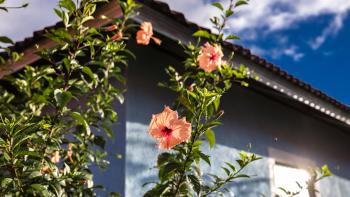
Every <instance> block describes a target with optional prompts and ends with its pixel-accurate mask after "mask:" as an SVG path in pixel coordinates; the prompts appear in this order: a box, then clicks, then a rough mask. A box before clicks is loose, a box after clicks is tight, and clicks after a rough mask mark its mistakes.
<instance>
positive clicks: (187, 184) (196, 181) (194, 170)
mask: <svg viewBox="0 0 350 197" xmlns="http://www.w3.org/2000/svg"><path fill="white" fill-rule="evenodd" d="M213 6H215V7H217V8H219V9H220V10H221V11H222V12H223V15H225V13H228V10H231V11H232V8H233V7H234V5H233V2H231V5H230V7H229V9H228V10H225V9H224V8H223V6H222V5H221V4H220V3H213ZM229 15H230V14H228V16H229ZM226 19H227V17H225V16H224V17H223V20H224V21H223V23H220V22H219V20H218V18H215V17H214V18H213V19H212V21H213V20H215V21H216V22H214V23H213V24H214V25H215V27H216V29H218V30H219V32H220V31H222V29H223V28H224V26H225V20H226ZM193 36H194V37H199V38H205V39H207V40H209V41H210V42H211V43H212V44H217V45H220V43H221V41H223V40H222V38H223V35H222V34H221V33H219V34H218V35H215V34H212V33H210V32H208V31H206V30H198V31H197V32H195V33H194V34H193ZM236 38H237V37H235V36H233V35H229V36H227V37H226V39H227V40H228V39H236ZM180 45H181V46H182V47H183V49H184V51H185V53H186V54H187V56H188V57H187V59H186V60H185V62H184V70H183V71H182V72H178V71H177V70H176V69H175V68H173V67H171V66H170V67H168V68H167V69H166V73H167V75H168V76H169V80H168V82H166V83H160V85H161V86H162V87H166V88H168V89H170V90H172V91H174V92H175V93H177V98H176V100H175V103H174V108H175V109H176V110H177V112H178V113H179V114H180V116H181V117H186V120H189V121H190V122H191V125H192V134H191V139H190V141H189V142H187V143H182V144H179V145H177V146H176V147H175V148H173V151H174V152H172V153H163V154H160V155H159V157H158V163H157V168H159V173H158V177H159V180H160V181H159V182H158V183H156V185H155V186H154V187H153V188H152V189H151V190H150V191H148V192H147V193H146V194H145V196H208V195H211V194H214V193H215V194H217V193H218V194H220V193H222V192H223V191H225V189H223V188H224V186H225V185H226V184H227V183H230V182H232V181H234V180H236V179H239V178H247V177H249V176H247V175H245V174H242V170H243V169H244V168H245V167H246V166H247V165H249V164H250V163H251V162H253V161H256V160H258V159H260V158H259V157H257V156H256V155H254V154H247V153H245V152H242V153H241V154H240V159H239V160H237V165H236V166H234V165H233V164H231V163H227V166H226V167H223V170H224V171H225V173H226V175H227V177H219V176H217V175H214V174H203V172H202V171H201V169H200V163H201V161H203V162H205V163H207V164H208V165H211V161H210V156H209V155H208V154H207V153H204V152H203V151H202V148H201V146H202V144H203V140H204V139H206V140H207V141H208V142H209V147H210V148H211V149H212V148H214V145H215V141H216V140H215V131H214V130H213V129H214V128H215V127H216V126H219V125H220V124H221V120H220V118H221V116H222V115H223V111H222V110H220V100H221V97H222V95H223V94H225V93H226V92H227V91H229V90H230V88H231V86H232V82H237V83H238V84H242V85H244V84H247V82H245V81H244V80H246V79H247V78H250V75H251V72H249V70H248V69H247V68H246V67H244V66H240V67H239V68H238V69H235V68H234V67H233V66H232V65H230V64H229V63H224V64H222V65H221V66H220V67H219V68H218V69H217V70H215V71H213V72H210V73H207V72H205V71H203V70H202V69H199V67H198V65H199V62H198V61H197V57H198V56H199V54H200V50H201V48H200V46H199V42H198V43H197V44H196V45H194V44H192V43H188V44H187V45H185V44H182V43H180ZM227 62H231V59H228V61H227ZM204 136H205V138H203V137H204ZM204 176H206V177H210V178H211V179H210V181H207V179H204V178H203V177H204Z"/></svg>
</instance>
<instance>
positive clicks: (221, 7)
mask: <svg viewBox="0 0 350 197" xmlns="http://www.w3.org/2000/svg"><path fill="white" fill-rule="evenodd" d="M211 5H212V6H215V7H217V8H219V9H220V10H221V11H223V10H224V7H223V6H222V5H221V3H219V2H214V3H212V4H211Z"/></svg>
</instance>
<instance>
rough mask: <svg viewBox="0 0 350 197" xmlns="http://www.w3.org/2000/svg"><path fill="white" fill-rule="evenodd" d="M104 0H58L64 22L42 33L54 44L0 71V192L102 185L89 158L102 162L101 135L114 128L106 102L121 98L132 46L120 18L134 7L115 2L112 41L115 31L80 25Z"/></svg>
mask: <svg viewBox="0 0 350 197" xmlns="http://www.w3.org/2000/svg"><path fill="white" fill-rule="evenodd" d="M106 2H108V1H104V0H90V1H77V2H75V1H72V0H60V1H59V9H55V13H56V14H57V15H58V16H59V17H60V18H61V20H62V21H63V23H64V27H61V28H57V29H51V30H50V31H48V32H47V34H46V37H48V38H49V39H51V40H52V41H54V42H56V43H57V46H56V47H54V48H49V49H42V50H41V52H40V53H38V55H40V56H41V58H42V61H41V63H40V65H27V66H26V67H25V69H24V70H23V71H21V72H19V73H16V74H13V75H10V76H6V77H5V78H3V79H1V82H2V83H1V85H0V90H1V92H2V94H1V95H0V110H1V115H2V122H1V124H0V137H1V138H0V139H1V140H0V144H1V145H0V154H1V157H0V158H1V159H0V162H1V163H0V183H1V185H2V187H1V189H0V195H1V196H28V195H30V196H95V195H96V194H95V192H96V190H98V189H101V188H102V186H98V185H94V183H93V174H92V172H91V166H92V165H97V166H99V167H101V168H102V169H105V168H106V167H108V164H109V161H107V160H106V159H105V158H106V156H107V153H106V152H105V151H104V150H103V148H104V146H105V144H106V141H107V138H106V137H105V136H108V137H113V135H114V134H113V133H114V132H115V131H113V130H112V128H111V126H112V123H113V122H115V121H116V120H117V118H118V115H117V112H116V111H115V108H114V107H113V104H114V103H115V102H116V101H118V102H120V103H123V101H124V97H123V92H124V88H123V85H124V84H125V79H124V78H125V77H124V76H123V73H124V70H125V68H126V66H127V61H128V58H129V57H130V54H132V53H131V52H130V51H128V50H127V48H126V43H125V40H127V39H128V36H127V35H128V34H127V33H125V30H127V29H128V28H130V27H131V26H130V25H129V24H128V25H126V20H128V18H129V17H131V16H132V15H133V14H134V9H135V8H137V7H139V5H138V4H137V3H135V2H134V1H131V0H127V1H121V2H120V3H121V4H122V10H123V11H124V16H123V17H122V18H117V19H113V24H114V25H116V26H117V29H116V30H115V31H121V32H124V33H125V34H124V36H123V38H122V39H121V40H118V41H116V40H112V39H111V36H112V35H111V34H113V33H116V32H111V31H108V32H106V31H104V29H103V28H101V29H100V28H92V27H89V26H88V25H87V22H88V21H90V20H93V19H94V12H95V10H96V7H97V6H98V4H102V3H106ZM115 3H117V2H115ZM1 41H3V42H7V43H11V42H10V40H9V39H7V38H5V37H1ZM39 47H40V46H39ZM110 195H111V196H118V195H117V194H116V193H113V192H112V193H110Z"/></svg>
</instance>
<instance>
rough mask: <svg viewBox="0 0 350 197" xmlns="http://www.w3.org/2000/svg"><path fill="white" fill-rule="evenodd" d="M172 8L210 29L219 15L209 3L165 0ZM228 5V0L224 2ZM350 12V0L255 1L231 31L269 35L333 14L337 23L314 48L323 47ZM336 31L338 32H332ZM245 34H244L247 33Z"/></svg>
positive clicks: (241, 11) (240, 13)
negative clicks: (214, 16) (210, 19)
mask: <svg viewBox="0 0 350 197" xmlns="http://www.w3.org/2000/svg"><path fill="white" fill-rule="evenodd" d="M163 1H165V2H167V3H168V4H169V5H170V7H171V8H172V9H175V10H178V11H181V12H184V13H185V15H186V16H187V18H188V19H189V20H193V21H195V22H197V23H199V24H201V25H204V26H207V27H209V26H210V23H209V21H208V18H209V17H210V16H213V15H216V14H217V13H218V11H217V9H216V8H212V7H211V6H210V1H205V0H176V1H174V0H163ZM220 1H221V2H223V3H227V0H220ZM349 10H350V0H251V1H250V3H249V5H247V6H242V7H241V8H240V9H239V10H238V13H237V14H236V16H235V17H233V18H232V19H231V20H229V22H228V25H229V28H230V29H231V30H232V31H233V32H235V33H239V34H240V35H242V36H243V37H244V38H246V37H245V34H246V33H248V34H249V35H255V36H253V37H251V38H253V39H254V38H259V37H258V36H257V32H258V31H259V33H260V34H267V33H271V32H274V31H278V30H283V29H290V28H294V27H296V26H297V25H298V23H299V22H302V21H305V20H308V19H311V18H315V17H318V16H321V15H325V14H330V15H334V16H335V21H333V22H331V24H329V26H328V27H326V29H325V30H324V31H323V33H321V34H320V36H319V37H318V38H316V40H318V41H316V40H315V41H314V42H313V46H314V48H318V47H319V46H321V45H322V44H323V43H324V41H325V40H326V38H327V37H328V36H330V35H333V34H336V33H337V32H338V31H339V30H340V29H341V27H342V22H343V20H344V18H345V16H346V13H347V12H348V11H349ZM331 28H335V29H331ZM243 33H244V34H243Z"/></svg>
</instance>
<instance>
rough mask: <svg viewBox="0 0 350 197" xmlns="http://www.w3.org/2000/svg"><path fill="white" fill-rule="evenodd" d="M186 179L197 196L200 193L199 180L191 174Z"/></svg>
mask: <svg viewBox="0 0 350 197" xmlns="http://www.w3.org/2000/svg"><path fill="white" fill-rule="evenodd" d="M188 178H189V179H190V181H191V184H192V185H193V190H194V191H195V192H196V193H197V195H199V193H200V192H201V183H200V180H199V178H198V177H197V176H195V175H192V174H190V175H188Z"/></svg>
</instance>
